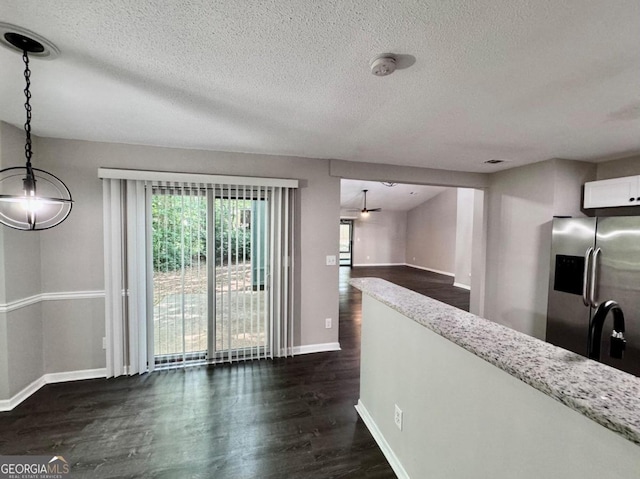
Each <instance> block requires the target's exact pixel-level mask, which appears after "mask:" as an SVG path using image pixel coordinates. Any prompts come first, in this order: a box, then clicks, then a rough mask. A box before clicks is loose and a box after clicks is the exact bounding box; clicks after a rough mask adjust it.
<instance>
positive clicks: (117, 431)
mask: <svg viewBox="0 0 640 479" xmlns="http://www.w3.org/2000/svg"><path fill="white" fill-rule="evenodd" d="M350 276H352V277H355V276H378V277H385V278H387V279H389V280H391V281H394V282H397V283H399V284H403V285H405V286H407V287H409V288H411V289H415V290H418V291H419V292H422V293H427V294H430V295H432V296H433V297H436V298H438V299H442V300H445V299H446V298H449V300H450V301H448V302H449V303H450V304H453V305H454V306H458V307H462V308H465V307H468V292H464V291H462V290H458V288H453V287H452V286H451V279H450V278H447V277H443V276H440V275H434V274H433V273H425V272H422V271H419V270H415V269H411V268H404V267H391V268H354V269H352V270H349V269H348V268H341V274H340V343H341V346H342V351H339V352H329V353H317V354H309V355H303V356H297V357H295V358H289V359H280V360H275V361H263V362H249V363H241V364H234V365H226V366H216V367H212V368H206V367H195V368H188V369H186V370H171V371H161V372H154V373H152V374H146V375H143V376H137V377H123V378H117V379H109V380H89V381H77V382H73V383H62V384H50V385H47V386H45V387H43V388H42V389H41V390H39V391H38V392H37V393H36V394H34V395H33V396H32V397H30V398H29V399H27V400H26V401H25V402H24V403H22V404H21V405H19V406H18V407H16V408H15V409H14V410H13V411H11V412H6V413H0V455H22V454H29V455H49V454H51V455H54V454H55V455H62V456H64V457H65V459H67V460H68V461H69V463H70V464H72V474H71V477H91V478H94V477H95V478H113V477H145V478H180V479H182V478H216V479H226V478H233V479H235V478H242V479H245V478H247V479H250V478H261V479H263V478H273V479H276V478H277V479H285V478H305V479H306V478H323V479H325V478H346V477H349V478H394V477H395V475H394V474H393V471H392V470H391V468H390V466H389V465H388V463H387V462H386V460H385V458H384V456H383V455H382V453H381V451H380V449H379V448H378V446H377V445H376V443H375V441H374V440H373V438H372V437H371V435H370V433H369V431H368V430H367V428H366V427H365V426H364V424H363V423H362V421H361V420H360V419H359V418H358V416H357V414H356V412H355V410H354V407H353V406H354V404H355V403H356V402H357V399H358V393H359V374H360V369H359V368H360V319H361V315H360V298H361V296H360V293H359V292H358V291H356V290H355V289H354V288H352V287H350V286H349V285H348V280H349V277H350ZM465 295H466V299H465Z"/></svg>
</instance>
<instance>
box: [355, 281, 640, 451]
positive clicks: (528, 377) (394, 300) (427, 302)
mask: <svg viewBox="0 0 640 479" xmlns="http://www.w3.org/2000/svg"><path fill="white" fill-rule="evenodd" d="M351 285H353V286H354V287H356V288H358V289H359V290H361V291H362V292H364V293H366V294H368V295H370V296H371V297H373V298H375V299H377V300H378V301H380V302H382V303H384V304H386V305H387V306H389V307H390V308H392V309H394V310H396V311H398V312H399V313H401V314H403V315H404V316H407V317H408V318H410V319H412V320H414V321H416V322H417V323H420V324H422V325H423V326H425V327H427V328H429V329H430V330H432V331H433V332H435V333H437V334H439V335H440V336H442V337H444V338H446V339H448V340H449V341H452V342H454V343H455V344H457V345H458V346H461V347H463V348H464V349H466V350H467V351H470V352H472V353H473V354H475V355H476V356H478V357H480V358H482V359H484V360H485V361H488V362H490V363H491V364H493V365H494V366H497V367H499V368H500V369H502V370H503V371H505V372H507V373H509V374H511V375H512V376H514V377H516V378H518V379H520V380H521V381H524V382H525V383H527V384H529V385H530V386H533V387H534V388H536V389H538V390H539V391H542V392H543V393H545V394H547V395H548V396H551V397H552V398H554V399H556V400H558V401H560V402H561V403H563V404H565V405H566V406H568V407H570V408H571V409H574V410H575V411H578V412H579V413H581V414H583V415H585V416H587V417H588V418H590V419H592V420H594V421H596V422H597V423H599V424H601V425H602V426H604V427H606V428H608V429H611V430H612V431H614V432H616V433H618V434H620V435H622V436H623V437H624V438H625V439H628V440H629V441H632V442H634V443H636V444H638V445H640V378H637V377H635V376H632V375H630V374H627V373H625V372H622V371H619V370H617V369H614V368H612V367H609V366H607V365H605V364H601V363H598V362H596V361H592V360H589V359H587V358H584V357H582V356H580V355H578V354H575V353H572V352H570V351H567V350H565V349H562V348H559V347H556V346H554V345H552V344H549V343H546V342H544V341H540V340H539V339H536V338H533V337H531V336H527V335H526V334H523V333H520V332H518V331H515V330H513V329H510V328H507V327H505V326H502V325H500V324H497V323H494V322H493V321H489V320H487V319H483V318H481V317H479V316H476V315H475V314H471V313H468V312H466V311H463V310H461V309H458V308H455V307H453V306H449V305H448V304H444V303H441V302H440V301H436V300H435V299H432V298H429V297H427V296H423V295H421V294H418V293H416V292H414V291H410V290H408V289H406V288H403V287H401V286H398V285H395V284H393V283H390V282H388V281H385V280H383V279H379V278H358V279H353V280H351Z"/></svg>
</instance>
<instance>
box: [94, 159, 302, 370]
mask: <svg viewBox="0 0 640 479" xmlns="http://www.w3.org/2000/svg"><path fill="white" fill-rule="evenodd" d="M99 174H100V176H101V178H102V179H103V190H104V233H105V289H106V305H105V313H106V323H107V324H106V332H107V375H108V376H109V377H111V376H119V375H122V374H137V373H142V372H145V371H150V370H153V369H154V367H156V365H166V364H169V365H175V364H183V365H184V364H188V363H189V362H190V361H207V362H232V361H237V360H246V359H260V358H274V357H281V356H288V355H292V354H293V339H294V327H293V325H294V321H293V311H294V298H295V293H296V292H295V290H294V285H293V277H294V274H293V271H294V262H293V258H294V256H295V255H294V248H295V241H294V238H295V235H294V234H293V231H294V218H295V214H294V213H295V212H294V207H295V191H296V189H295V188H296V187H297V182H295V180H275V179H255V178H238V177H219V176H218V177H213V176H208V175H182V174H167V173H153V172H131V171H126V170H125V171H123V170H105V169H101V170H100V173H99ZM169 175H170V177H171V178H172V179H169V178H168V176H169ZM145 176H146V179H141V177H145ZM131 177H133V178H132V179H127V178H131ZM176 179H177V180H179V181H176ZM163 202H164V203H163ZM168 202H171V205H173V206H171V207H172V208H174V210H175V211H177V212H178V214H177V215H173V216H171V217H169V215H167V211H170V205H169V203H168ZM163 205H164V206H163ZM174 210H171V211H174ZM203 215H204V217H203ZM159 231H161V232H162V234H159V233H158V232H159ZM168 238H171V244H169V241H170V240H169V239H168ZM162 241H164V242H165V244H161V243H162ZM194 245H196V246H195V247H194ZM202 245H204V246H202ZM170 248H174V250H175V249H176V248H177V251H173V255H174V256H173V257H172V258H173V259H171V261H173V263H172V264H169V260H165V261H164V263H163V262H162V261H160V260H159V258H158V257H161V258H165V257H164V256H162V254H164V253H162V254H160V253H157V252H165V253H166V252H167V251H168V250H169V249H170ZM154 251H155V252H156V256H157V257H156V258H154ZM168 257H169V256H167V257H166V258H168ZM166 258H165V259H166ZM163 268H164V269H163ZM166 278H173V280H172V281H173V283H172V284H173V286H172V288H173V289H171V290H170V291H169V290H167V291H164V292H162V291H160V290H162V289H166V287H165V286H163V283H162V281H165V283H166V282H167V280H166ZM161 280H162V281H161ZM176 285H177V286H176ZM154 287H155V289H156V291H155V293H156V294H155V295H154Z"/></svg>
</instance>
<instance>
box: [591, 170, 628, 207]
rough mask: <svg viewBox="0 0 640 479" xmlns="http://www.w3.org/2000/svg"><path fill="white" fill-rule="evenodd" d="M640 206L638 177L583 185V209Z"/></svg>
mask: <svg viewBox="0 0 640 479" xmlns="http://www.w3.org/2000/svg"><path fill="white" fill-rule="evenodd" d="M615 206H640V176H625V177H623V178H613V179H610V180H601V181H590V182H588V183H585V184H584V208H610V207H615Z"/></svg>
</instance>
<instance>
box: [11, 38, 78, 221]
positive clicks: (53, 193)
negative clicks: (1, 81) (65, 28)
mask: <svg viewBox="0 0 640 479" xmlns="http://www.w3.org/2000/svg"><path fill="white" fill-rule="evenodd" d="M4 43H5V45H6V44H10V45H12V46H13V47H15V49H17V50H18V51H21V52H22V60H23V61H24V78H25V82H26V87H25V89H24V95H25V104H24V108H25V110H26V114H27V121H26V123H25V124H24V131H25V133H26V142H25V147H24V153H25V157H26V159H27V164H26V165H25V166H16V167H12V168H5V169H3V170H0V223H2V224H4V225H6V226H9V227H10V228H14V229H17V230H25V231H37V230H45V229H49V228H53V227H54V226H57V225H59V224H60V223H62V222H63V221H64V220H65V219H67V217H68V216H69V213H71V207H72V206H73V200H72V199H71V192H70V191H69V188H67V186H66V185H65V184H64V183H63V182H62V180H60V179H59V178H58V177H57V176H55V175H52V174H51V173H48V172H46V171H44V170H40V169H38V168H34V167H33V166H32V165H31V156H32V148H31V102H30V100H31V90H30V86H31V70H30V69H29V54H30V53H31V54H34V55H41V54H42V53H43V52H45V47H44V45H43V44H42V43H40V42H39V41H37V40H34V39H33V38H30V37H28V36H25V35H22V34H20V33H17V32H15V31H8V32H5V33H4Z"/></svg>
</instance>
